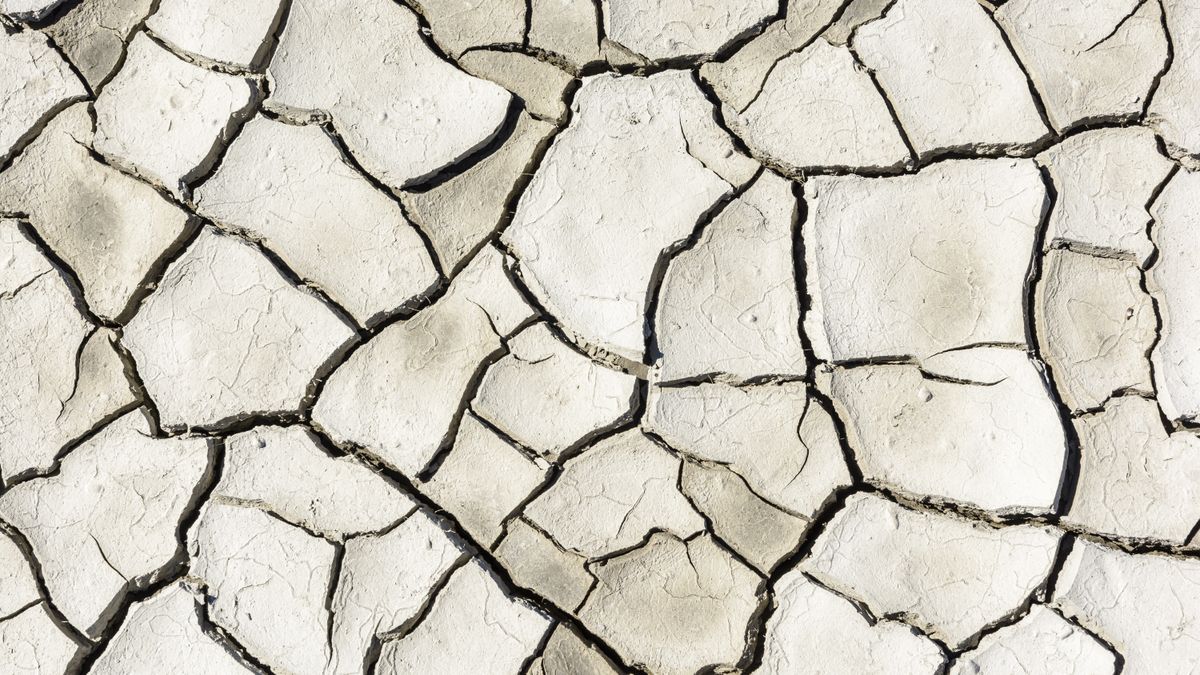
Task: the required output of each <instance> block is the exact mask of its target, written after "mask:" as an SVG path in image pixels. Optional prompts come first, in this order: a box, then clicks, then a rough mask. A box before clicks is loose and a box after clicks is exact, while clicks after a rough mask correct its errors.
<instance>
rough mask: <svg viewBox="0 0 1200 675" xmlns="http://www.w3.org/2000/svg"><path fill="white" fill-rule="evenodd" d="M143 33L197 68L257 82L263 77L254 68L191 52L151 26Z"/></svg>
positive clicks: (159, 45) (170, 52) (144, 29)
mask: <svg viewBox="0 0 1200 675" xmlns="http://www.w3.org/2000/svg"><path fill="white" fill-rule="evenodd" d="M142 35H145V36H146V38H147V39H149V40H150V41H151V42H153V43H154V44H155V45H157V46H158V47H159V48H160V49H162V50H163V51H165V52H167V53H168V54H170V55H171V56H174V57H175V58H177V59H179V60H180V61H183V62H184V63H187V64H189V65H193V66H195V67H197V68H202V69H204V70H211V71H212V72H214V73H220V74H222V75H232V76H235V77H242V78H245V79H248V80H254V81H256V82H257V80H258V79H259V78H260V77H261V75H260V74H259V73H257V72H255V71H254V70H253V69H252V68H245V67H243V66H239V65H235V64H232V63H225V62H223V61H215V60H213V59H210V58H208V57H206V56H204V55H203V54H198V53H196V52H190V51H188V50H186V49H184V48H182V47H180V46H179V45H177V44H175V43H173V42H171V41H170V40H168V39H166V38H164V37H162V36H160V35H159V34H158V33H155V32H154V30H153V29H152V28H150V27H149V26H146V27H144V28H143V29H142Z"/></svg>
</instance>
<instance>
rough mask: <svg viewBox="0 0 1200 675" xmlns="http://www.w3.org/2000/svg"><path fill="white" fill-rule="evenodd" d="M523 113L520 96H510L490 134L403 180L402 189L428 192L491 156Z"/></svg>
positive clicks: (510, 133) (515, 126)
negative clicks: (454, 156) (450, 158)
mask: <svg viewBox="0 0 1200 675" xmlns="http://www.w3.org/2000/svg"><path fill="white" fill-rule="evenodd" d="M523 114H525V105H524V103H523V102H522V101H521V98H520V97H519V96H515V95H513V96H510V98H509V101H508V108H507V110H506V111H505V113H504V120H503V121H502V122H501V123H500V126H498V127H496V129H495V130H494V131H493V132H492V134H491V135H490V136H488V137H487V138H485V139H483V140H481V141H480V142H479V143H478V144H477V145H476V146H475V147H474V148H471V149H470V150H467V151H466V152H464V153H463V154H462V155H460V156H459V157H458V158H457V159H455V160H454V161H452V162H451V163H449V164H447V165H446V166H443V167H441V168H438V169H435V170H433V171H431V172H429V173H427V174H425V175H424V176H419V177H417V178H413V179H410V180H408V181H405V183H404V185H403V186H402V187H403V189H404V191H405V192H418V193H419V192H428V191H429V190H432V189H434V188H436V187H438V186H439V185H442V184H443V183H445V182H447V181H449V180H451V179H453V178H456V177H458V176H461V175H462V174H464V173H466V172H467V171H468V170H470V169H472V168H474V167H475V166H476V165H477V164H479V162H481V161H483V160H484V159H486V158H488V157H491V156H492V154H493V153H495V152H496V151H497V150H499V149H500V147H501V146H503V145H504V144H505V143H507V142H508V140H509V139H510V138H512V135H513V131H514V130H516V128H517V122H519V121H521V115H523Z"/></svg>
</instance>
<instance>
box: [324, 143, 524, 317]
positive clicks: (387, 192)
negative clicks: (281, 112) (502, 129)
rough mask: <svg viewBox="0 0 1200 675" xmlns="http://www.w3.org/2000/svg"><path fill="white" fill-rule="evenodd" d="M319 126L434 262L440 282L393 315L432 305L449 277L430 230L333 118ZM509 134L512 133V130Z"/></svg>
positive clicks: (346, 161) (407, 313)
mask: <svg viewBox="0 0 1200 675" xmlns="http://www.w3.org/2000/svg"><path fill="white" fill-rule="evenodd" d="M514 124H515V122H514ZM320 126H321V128H322V129H323V130H324V131H325V134H326V135H327V136H329V138H330V139H331V140H332V141H333V144H334V146H336V147H337V149H338V152H340V153H341V155H342V161H343V162H345V163H346V164H347V165H348V166H349V167H350V168H352V169H354V171H356V172H357V173H358V174H359V175H360V176H362V177H363V178H364V179H366V181H367V182H368V183H370V184H371V185H372V186H373V187H374V188H375V189H376V190H378V191H379V193H380V194H382V195H384V196H386V197H387V198H388V199H390V200H391V201H392V203H393V204H395V205H396V208H398V209H400V213H402V214H403V215H404V219H405V220H406V221H408V223H409V224H411V225H412V228H413V231H414V232H416V233H417V235H418V236H420V237H421V242H422V243H423V244H424V246H425V253H426V254H427V255H428V256H429V259H430V260H431V261H433V269H434V270H435V271H436V272H437V275H438V279H439V281H440V282H439V283H438V284H435V285H434V287H433V288H432V289H430V290H429V291H427V292H426V293H425V294H424V295H422V296H418V297H417V298H415V299H413V300H411V301H410V303H409V306H407V307H405V308H403V309H402V310H401V311H400V312H397V313H393V314H392V317H395V316H408V315H410V313H413V312H416V311H417V310H419V309H420V308H421V307H424V306H426V305H428V304H432V302H433V301H435V300H436V299H437V298H438V297H440V295H441V293H443V292H444V291H445V288H446V286H448V285H449V281H450V280H449V279H448V278H447V275H446V271H445V268H444V267H443V266H442V261H441V259H440V258H439V257H438V254H437V249H435V248H434V246H433V241H432V239H430V237H429V233H428V232H425V231H424V230H423V229H422V228H421V226H420V225H419V224H418V222H417V221H416V220H415V219H413V218H412V217H411V215H410V214H409V212H408V209H407V208H406V207H405V206H404V202H403V201H402V200H401V199H400V197H399V195H398V194H397V192H396V190H393V189H392V188H391V187H390V186H388V185H386V184H384V182H383V181H381V180H379V179H378V178H376V177H375V176H374V175H373V174H371V173H370V172H369V171H367V170H366V169H365V168H364V167H363V165H362V164H360V163H359V161H358V158H357V157H355V156H354V153H353V152H351V151H350V146H349V145H348V144H347V143H346V139H345V138H343V137H342V135H341V134H340V133H339V132H338V130H337V127H336V125H335V124H334V123H333V122H332V121H325V122H323V123H320ZM509 133H510V134H511V130H510V132H509ZM392 317H384V318H378V317H376V322H375V323H376V325H378V324H381V323H383V322H387V321H388V320H389V319H390V318H392Z"/></svg>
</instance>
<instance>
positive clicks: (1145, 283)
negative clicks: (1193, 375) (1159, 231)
mask: <svg viewBox="0 0 1200 675" xmlns="http://www.w3.org/2000/svg"><path fill="white" fill-rule="evenodd" d="M1160 151H1161V149H1160ZM1179 171H1180V168H1179V166H1178V165H1176V166H1172V167H1171V170H1170V171H1168V172H1167V175H1166V177H1165V178H1163V180H1162V182H1161V183H1159V184H1158V185H1157V186H1155V188H1154V190H1153V191H1152V192H1151V193H1150V197H1149V198H1148V199H1147V200H1146V206H1145V209H1146V213H1148V214H1149V215H1150V218H1149V220H1148V221H1147V222H1146V239H1147V240H1149V241H1150V255H1148V256H1146V262H1145V263H1144V265H1143V267H1142V274H1141V276H1140V277H1139V279H1138V288H1139V289H1140V290H1141V291H1142V292H1143V293H1145V294H1146V296H1147V297H1149V298H1150V308H1151V310H1153V312H1154V337H1153V338H1152V339H1151V340H1150V344H1148V345H1146V352H1145V354H1144V355H1143V360H1144V361H1145V363H1146V368H1147V372H1148V373H1149V376H1150V388H1151V393H1152V394H1153V395H1154V396H1155V407H1156V408H1157V409H1158V415H1159V419H1160V420H1161V421H1162V425H1163V428H1164V429H1165V430H1166V431H1167V433H1170V432H1171V431H1174V425H1173V424H1172V422H1171V420H1170V419H1169V418H1168V417H1167V414H1166V413H1165V412H1163V409H1162V406H1160V405H1158V399H1157V396H1158V377H1157V373H1155V369H1156V368H1155V364H1154V359H1153V355H1154V351H1155V350H1156V349H1158V344H1159V343H1160V342H1161V341H1162V336H1163V330H1164V329H1165V327H1166V323H1165V321H1164V320H1163V312H1162V308H1161V307H1160V306H1159V302H1158V297H1157V294H1156V293H1152V292H1150V285H1149V279H1150V276H1151V274H1152V273H1153V272H1152V270H1153V269H1154V266H1155V265H1156V264H1157V263H1158V259H1159V256H1160V255H1161V252H1160V251H1159V248H1158V239H1157V237H1156V235H1155V230H1156V228H1157V225H1158V218H1156V217H1155V216H1154V212H1153V210H1152V209H1153V207H1154V205H1155V204H1156V203H1157V202H1158V199H1159V197H1161V196H1162V193H1163V191H1164V190H1166V189H1167V185H1169V184H1170V183H1171V181H1172V180H1173V179H1174V178H1175V175H1176V174H1177V173H1179Z"/></svg>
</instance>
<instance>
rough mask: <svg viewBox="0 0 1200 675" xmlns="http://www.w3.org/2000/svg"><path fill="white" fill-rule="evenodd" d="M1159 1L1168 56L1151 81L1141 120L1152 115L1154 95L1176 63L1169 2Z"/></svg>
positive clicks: (1159, 13)
mask: <svg viewBox="0 0 1200 675" xmlns="http://www.w3.org/2000/svg"><path fill="white" fill-rule="evenodd" d="M1156 1H1157V2H1158V16H1159V20H1160V21H1161V22H1162V31H1163V39H1164V40H1165V41H1166V43H1167V56H1166V58H1165V59H1163V65H1162V68H1161V69H1160V70H1159V71H1158V72H1157V73H1155V74H1154V79H1152V80H1151V81H1150V89H1149V90H1148V91H1147V92H1146V101H1145V103H1144V104H1143V106H1142V114H1141V116H1140V118H1139V119H1140V120H1141V121H1143V122H1144V121H1146V120H1147V119H1148V117H1149V115H1150V106H1151V104H1152V103H1153V102H1154V96H1155V94H1157V93H1158V88H1159V86H1161V85H1162V81H1163V78H1164V77H1166V75H1167V73H1168V72H1170V70H1171V66H1172V65H1173V64H1174V63H1175V40H1174V38H1173V37H1172V36H1171V24H1170V21H1169V20H1168V19H1167V4H1166V2H1164V1H1163V0H1156Z"/></svg>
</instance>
